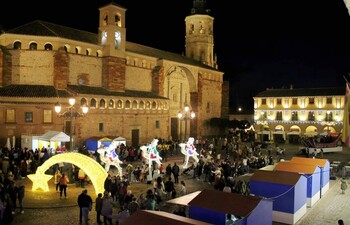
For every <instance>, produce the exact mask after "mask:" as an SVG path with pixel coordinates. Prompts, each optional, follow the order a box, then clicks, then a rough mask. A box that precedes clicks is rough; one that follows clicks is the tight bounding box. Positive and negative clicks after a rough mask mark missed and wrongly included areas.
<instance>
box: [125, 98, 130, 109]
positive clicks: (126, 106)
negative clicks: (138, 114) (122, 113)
mask: <svg viewBox="0 0 350 225" xmlns="http://www.w3.org/2000/svg"><path fill="white" fill-rule="evenodd" d="M125 108H126V109H130V101H129V100H126V102H125Z"/></svg>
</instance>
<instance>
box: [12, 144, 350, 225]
mask: <svg viewBox="0 0 350 225" xmlns="http://www.w3.org/2000/svg"><path fill="white" fill-rule="evenodd" d="M283 147H285V148H286V156H285V159H286V160H288V159H290V158H291V157H292V156H295V154H297V153H298V148H297V146H290V145H285V146H283ZM324 158H329V160H330V161H333V160H339V161H341V162H349V161H350V149H344V150H343V152H342V153H331V154H325V155H324ZM173 162H177V163H178V164H179V165H181V164H182V158H181V157H180V156H179V157H172V158H170V159H169V162H168V163H171V164H173ZM166 164H167V163H166V162H165V163H164V165H166ZM180 180H184V181H185V182H186V186H187V191H188V193H191V192H194V191H197V190H203V189H206V188H209V189H213V186H212V185H211V184H209V183H207V182H203V181H202V180H201V181H198V180H197V179H192V177H191V176H186V175H182V176H181V177H180ZM24 182H25V184H26V192H25V198H24V201H23V205H24V214H20V213H19V212H16V214H15V215H14V221H13V225H38V224H49V225H78V224H79V208H78V206H77V203H76V202H77V197H78V195H79V194H80V193H81V191H82V190H83V188H81V187H76V185H75V184H70V185H68V190H67V196H68V198H67V199H62V200H60V198H59V193H56V191H55V188H54V184H53V179H52V180H50V182H49V185H50V191H49V192H43V191H35V192H33V191H31V186H32V183H31V181H30V180H29V179H28V178H26V179H25V180H24ZM339 182H340V181H339V179H336V180H331V181H330V189H329V190H328V191H327V193H326V194H325V195H324V196H323V197H322V199H320V200H319V201H318V202H317V203H316V204H315V205H314V206H313V207H312V208H308V210H307V213H306V215H304V217H303V218H302V219H300V220H299V221H298V222H297V223H296V225H327V224H337V220H338V219H339V218H342V219H343V220H344V222H345V224H350V213H349V212H348V211H349V209H350V207H349V202H350V191H349V190H347V192H346V193H345V194H341V191H340V183H339ZM349 183H350V182H349ZM85 188H86V189H88V194H90V196H91V197H92V199H93V200H95V198H96V195H95V191H94V188H93V186H92V185H87V186H86V187H85ZM149 188H152V186H151V185H148V184H146V183H132V184H131V186H130V187H129V189H130V190H132V192H133V194H134V195H135V196H138V195H139V194H140V193H141V192H145V191H146V190H147V189H149ZM93 207H94V206H93ZM173 207H174V206H171V205H166V204H165V205H163V204H162V205H161V210H164V211H168V212H171V211H172V210H173ZM117 212H118V208H115V209H114V213H117ZM89 218H90V223H89V224H90V225H94V224H97V223H96V219H95V218H96V213H95V210H94V208H93V210H92V211H91V213H90V216H89ZM280 224H281V223H276V222H274V223H273V225H280Z"/></svg>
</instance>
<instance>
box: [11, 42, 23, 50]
mask: <svg viewBox="0 0 350 225" xmlns="http://www.w3.org/2000/svg"><path fill="white" fill-rule="evenodd" d="M21 48H22V43H21V42H20V41H16V42H15V43H14V44H13V49H21Z"/></svg>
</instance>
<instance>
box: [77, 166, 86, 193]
mask: <svg viewBox="0 0 350 225" xmlns="http://www.w3.org/2000/svg"><path fill="white" fill-rule="evenodd" d="M85 178H86V175H85V172H84V170H83V169H81V168H79V171H78V180H79V183H80V187H81V188H84V184H85Z"/></svg>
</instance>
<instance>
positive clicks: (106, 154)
mask: <svg viewBox="0 0 350 225" xmlns="http://www.w3.org/2000/svg"><path fill="white" fill-rule="evenodd" d="M116 148H117V142H115V141H113V142H112V143H111V144H110V145H109V146H108V147H103V146H102V147H100V148H99V149H97V152H98V153H99V154H100V159H101V161H102V162H103V163H104V165H105V170H106V172H108V171H109V169H110V167H111V165H113V166H115V167H116V168H117V169H118V175H119V176H120V177H122V176H123V169H122V167H121V166H120V164H122V163H123V162H122V161H120V160H119V157H118V154H117V153H116V152H115V149H116Z"/></svg>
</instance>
